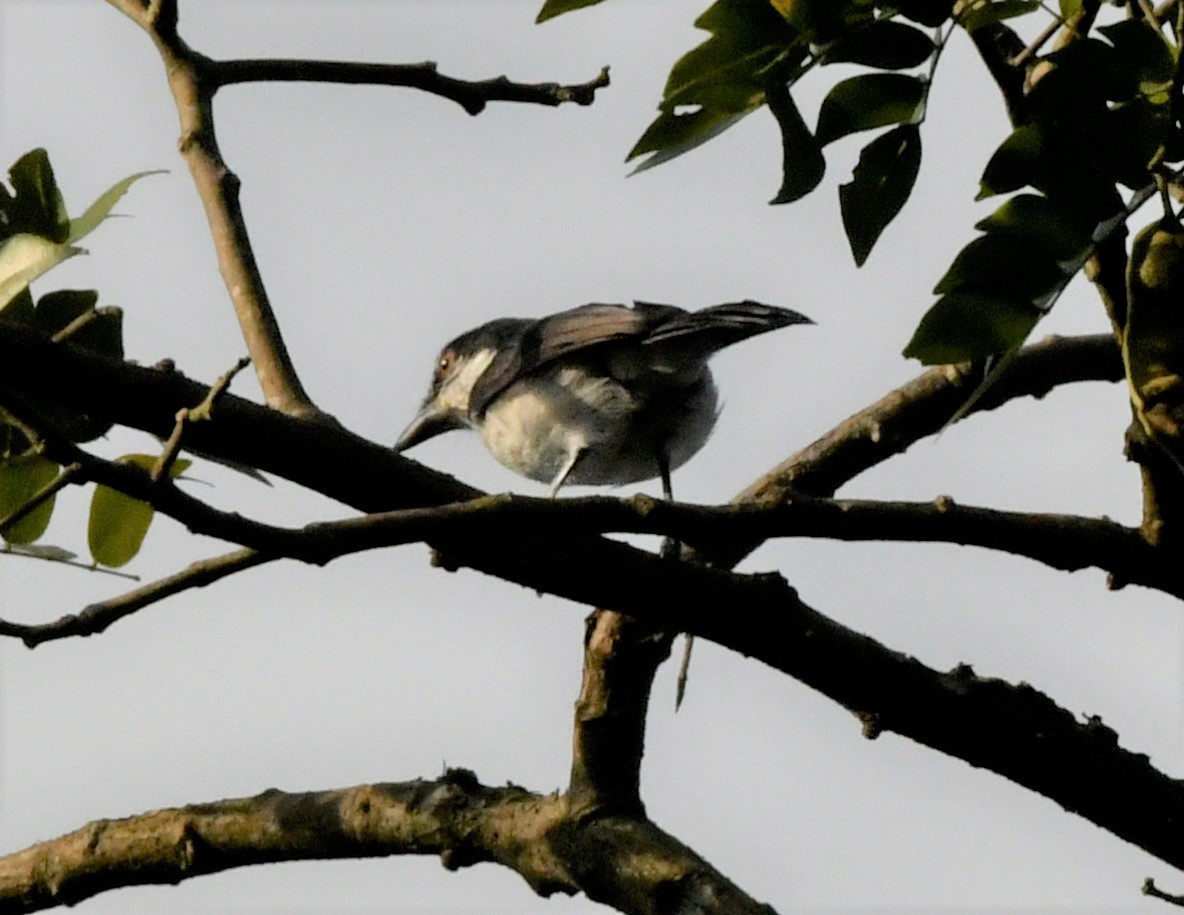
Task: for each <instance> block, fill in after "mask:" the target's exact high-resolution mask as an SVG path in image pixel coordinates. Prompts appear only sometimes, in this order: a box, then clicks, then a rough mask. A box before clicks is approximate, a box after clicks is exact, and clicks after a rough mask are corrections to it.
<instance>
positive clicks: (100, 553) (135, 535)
mask: <svg viewBox="0 0 1184 915" xmlns="http://www.w3.org/2000/svg"><path fill="white" fill-rule="evenodd" d="M155 513H156V510H155V509H154V508H153V507H152V506H151V505H149V504H148V503H147V502H141V501H140V500H139V499H133V498H132V497H131V496H125V495H124V494H123V493H121V492H119V491H118V490H115V489H111V488H110V487H107V486H101V485H100V486H96V487H95V493H94V496H93V498H92V499H91V501H90V521H89V523H88V524H87V530H86V539H87V544H88V545H89V547H90V555H91V556H92V557H93V558H94V561H95V562H97V563H98V564H99V565H104V566H110V567H111V568H119V567H120V566H123V565H127V564H128V563H129V562H130V561H131V560H132V557H134V556H135V555H136V553H138V552H140V547H141V546H142V545H143V543H144V538H145V537H146V536H147V534H148V528H149V527H150V526H151V524H152V516H153V515H154V514H155Z"/></svg>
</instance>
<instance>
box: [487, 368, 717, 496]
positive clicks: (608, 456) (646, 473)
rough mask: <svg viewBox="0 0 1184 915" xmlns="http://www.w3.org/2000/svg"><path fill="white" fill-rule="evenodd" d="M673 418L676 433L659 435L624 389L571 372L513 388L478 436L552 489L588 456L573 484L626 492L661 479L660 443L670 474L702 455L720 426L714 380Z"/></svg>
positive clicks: (565, 370)
mask: <svg viewBox="0 0 1184 915" xmlns="http://www.w3.org/2000/svg"><path fill="white" fill-rule="evenodd" d="M662 412H668V411H662ZM669 418H670V420H672V425H671V426H670V428H666V429H659V428H656V427H655V426H654V425H653V423H652V422H651V421H650V415H649V414H647V413H646V412H645V411H644V409H642V405H641V404H639V403H638V402H637V401H636V400H635V399H634V397H633V396H632V395H631V394H630V393H629V391H628V390H626V389H625V388H624V387H623V386H622V385H621V384H619V383H618V382H616V381H614V380H613V379H611V378H607V377H603V376H596V375H593V374H591V373H589V372H588V371H587V370H586V369H584V368H582V367H579V366H568V367H564V368H560V369H556V370H554V371H553V372H551V373H549V374H544V375H542V376H534V377H532V378H531V379H530V380H529V383H528V384H527V383H522V382H517V383H515V384H513V385H511V386H510V387H509V388H507V389H506V391H505V392H503V393H502V394H501V395H499V396H498V397H497V399H496V400H494V402H493V403H492V404H490V406H489V408H488V409H487V411H486V413H485V417H484V422H483V423H482V425H481V426H480V432H481V438H482V439H483V441H484V442H485V446H486V447H487V448H488V449H489V451H490V453H491V454H492V455H493V456H494V457H495V458H497V460H498V461H500V462H501V463H502V464H503V465H505V466H506V467H508V468H510V469H511V470H513V471H514V472H515V473H519V474H521V475H523V476H526V477H529V478H531V479H533V480H539V481H540V482H544V483H549V482H551V481H552V480H554V479H555V477H556V475H557V474H558V473H559V471H560V470H561V469H563V468H564V467H566V466H567V465H568V463H569V462H570V461H571V459H572V456H573V455H574V454H576V452H579V451H581V450H582V451H583V452H584V455H583V457H581V459H580V461H579V463H578V464H577V465H576V467H575V469H574V470H573V471H572V473H571V475H570V476H569V477H568V478H567V482H569V483H575V484H588V485H605V484H607V485H622V484H625V483H635V482H639V481H641V480H650V479H654V478H655V477H657V476H658V472H659V471H658V463H657V456H656V453H655V442H656V441H658V440H660V441H661V444H662V448H663V450H664V451H665V453H666V456H667V459H668V461H669V464H670V467H671V469H674V468H676V467H679V466H680V465H682V464H683V463H685V462H686V461H687V460H688V459H689V458H690V457H691V456H692V455H694V454H695V452H697V451H698V450H699V449H700V448H702V447H703V445H704V443H705V442H706V441H707V439H708V437H709V436H710V434H711V430H712V428H713V427H714V425H715V418H716V391H715V385H714V384H713V383H712V381H711V377H710V375H709V374H707V373H706V372H705V373H704V379H703V383H702V384H700V385H698V386H697V387H696V388H695V389H694V391H693V393H692V394H691V396H689V397H688V398H686V399H685V400H684V401H682V402H681V403H679V404H678V409H677V411H675V415H673V416H670V417H669Z"/></svg>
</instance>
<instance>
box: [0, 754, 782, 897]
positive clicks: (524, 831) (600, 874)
mask: <svg viewBox="0 0 1184 915" xmlns="http://www.w3.org/2000/svg"><path fill="white" fill-rule="evenodd" d="M390 855H438V856H439V857H440V860H441V862H442V863H443V864H444V866H445V867H447V868H449V869H457V868H461V867H468V866H471V865H474V864H478V863H481V862H487V861H494V862H497V863H500V864H503V865H505V866H506V867H509V868H512V869H513V870H514V871H516V872H517V873H518V874H520V875H521V876H522V877H523V878H524V879H525V880H526V881H527V883H529V884H530V886H531V888H532V889H534V891H535V892H536V893H538V894H539V895H541V896H549V895H552V894H554V893H567V894H575V893H577V892H581V891H582V892H584V893H586V894H587V895H588V897H589V898H590V899H593V900H596V901H599V902H604V903H606V904H608V905H611V906H613V907H614V908H616V909H617V910H619V911H621V912H626V913H637V915H652V913H656V912H690V911H694V912H697V913H701V915H773V910H772V909H770V908H769V907H768V906H764V905H761V904H759V903H757V902H755V901H754V900H753V899H751V898H750V897H748V896H747V895H745V894H744V893H743V892H742V891H740V890H739V889H738V888H737V887H736V886H735V885H734V884H733V883H731V882H730V881H729V880H728V879H727V878H725V877H723V876H722V875H721V874H720V873H719V872H718V871H716V870H715V869H714V868H712V867H711V866H710V865H709V864H707V863H706V862H705V861H703V859H702V858H700V857H699V856H698V855H696V854H695V853H694V852H693V851H691V850H690V849H688V848H687V847H686V846H684V845H682V844H681V843H680V842H678V841H677V840H676V839H674V838H673V837H671V836H669V835H667V834H666V833H664V832H662V831H661V830H660V829H658V828H657V827H656V826H654V825H653V824H652V823H650V822H649V821H647V820H645V819H642V818H640V817H633V818H626V817H602V818H595V819H590V820H580V819H578V818H576V817H573V816H572V814H571V812H570V810H569V807H568V803H567V799H566V798H564V797H563V796H560V795H549V796H542V795H537V794H533V793H531V792H529V791H526V790H525V789H523V788H517V787H514V786H507V787H504V788H492V787H486V786H484V785H481V784H480V783H479V782H478V781H477V779H476V776H474V775H473V774H472V773H471V772H468V771H465V770H458V769H453V770H450V771H448V772H447V773H445V775H444V777H443V778H440V779H437V780H435V781H418V780H417V781H412V782H402V783H394V784H376V785H360V786H358V787H355V788H346V789H342V790H334V791H318V792H309V793H304V794H290V793H286V792H283V791H277V790H271V791H265V792H264V793H262V794H260V795H257V796H255V797H251V798H240V799H235V800H226V801H215V802H212V803H206V804H195V805H193V806H189V807H182V808H175V809H169V810H158V811H154V812H152V813H146V814H143V815H141V816H136V817H129V818H126V819H121V820H98V821H95V822H93V823H91V824H89V825H87V826H84V827H83V828H82V829H79V830H78V831H76V832H73V833H70V834H68V835H65V836H62V837H61V838H58V839H54V840H52V841H49V842H42V843H40V844H38V845H34V846H32V847H30V848H28V849H25V850H24V851H21V852H17V853H15V854H12V855H9V856H7V857H5V858H0V913H10V912H11V913H16V912H35V911H40V910H42V909H45V908H50V907H53V906H58V905H62V904H68V905H72V904H75V903H78V902H81V901H82V900H85V899H89V898H91V897H92V896H95V895H97V894H99V893H102V892H104V891H106V890H110V889H116V888H120V887H125V886H135V885H144V884H159V883H167V884H172V883H178V882H180V881H182V880H187V879H189V878H191V877H196V876H200V875H203V874H211V873H217V872H219V871H224V870H228V869H230V868H234V867H244V866H249V865H252V864H264V863H270V862H276V861H303V860H316V859H325V858H373V857H386V856H390Z"/></svg>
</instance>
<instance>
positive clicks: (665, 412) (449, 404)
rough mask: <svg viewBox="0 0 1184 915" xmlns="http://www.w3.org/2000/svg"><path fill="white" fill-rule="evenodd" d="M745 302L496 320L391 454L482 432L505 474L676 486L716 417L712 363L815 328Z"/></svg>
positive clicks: (451, 359) (449, 363)
mask: <svg viewBox="0 0 1184 915" xmlns="http://www.w3.org/2000/svg"><path fill="white" fill-rule="evenodd" d="M813 323H814V322H813V321H812V320H811V319H810V318H808V317H806V316H805V315H803V314H801V313H799V312H796V311H793V310H791V309H788V308H779V307H776V306H773V305H763V304H761V303H759V302H754V301H751V300H745V301H742V302H729V303H725V304H722V305H713V306H711V307H709V308H703V309H701V310H699V311H694V312H691V311H687V310H685V309H683V308H679V307H677V306H674V305H663V304H658V303H655V302H643V301H637V302H634V303H633V304H632V306H629V305H622V304H601V303H592V304H588V305H581V306H579V307H576V308H571V309H568V310H566V311H560V312H558V313H556V314H552V315H549V316H547V317H544V318H537V319H531V318H498V319H496V320H493V321H489V322H488V323H486V324H482V325H481V326H480V327H477V328H474V329H473V330H470V331H468V332H467V333H464V334H461V335H460V336H459V337H457V338H456V339H455V340H453V341H452V342H450V343H449V344H447V345H446V346H445V347H444V348H443V349H442V350H441V351H440V354H439V356H438V357H437V358H436V365H435V370H434V373H433V375H432V382H431V385H430V387H429V389H428V394H427V397H426V398H425V399H424V402H423V405H422V407H421V408H420V410H419V412H418V413H417V414H416V416H415V418H414V419H413V420H412V421H411V423H410V424H409V425H408V426H407V428H406V429H405V430H404V431H403V433H402V435H400V436H399V438H398V441H397V442H396V443H395V445H394V450H395V451H396V452H403V451H406V450H407V449H409V448H412V447H414V446H416V445H419V444H421V443H422V442H425V441H427V440H428V439H430V438H434V437H435V436H437V435H440V434H442V433H444V432H449V431H452V430H456V429H466V428H469V429H474V430H476V431H477V432H478V433H479V434H480V436H481V439H482V441H483V442H484V443H485V447H486V448H487V449H488V450H489V452H490V454H492V455H493V457H495V458H496V459H497V460H498V461H499V462H500V463H502V464H503V465H504V466H506V467H508V468H509V469H510V470H512V471H514V472H515V473H518V474H520V475H522V476H524V477H528V478H529V479H532V480H536V481H539V482H542V483H547V484H548V485H549V491H548V495H549V496H550V497H554V496H555V495H556V494H557V493H558V492H559V490H560V488H561V487H563V486H565V485H569V484H571V485H590V486H602V485H609V486H621V485H625V484H629V483H638V482H643V481H647V480H652V479H655V478H657V479H660V480H661V481H662V493H663V495H664V496H665V497H666V498H667V499H672V498H673V490H672V486H671V481H670V475H671V472H672V471H673V470H676V469H677V468H678V467H680V466H682V465H683V464H684V463H686V461H687V460H689V459H690V458H691V457H692V456H693V455H694V454H695V453H696V452H698V451H699V449H701V448H702V447H703V445H704V444H705V443H706V442H707V439H708V437H709V436H710V435H711V431H712V429H713V428H714V426H715V422H716V418H717V417H718V415H719V407H718V393H717V390H716V386H715V382H714V380H713V378H712V375H711V370H710V368H709V367H708V360H709V359H710V358H711V356H713V355H714V354H715V353H716V352H718V351H719V350H721V349H723V348H725V347H727V346H731V345H732V344H733V343H738V342H740V341H741V340H745V339H747V338H748V337H752V336H756V335H757V334H763V333H766V332H768V331H771V330H776V329H778V328H781V327H788V326H790V325H793V324H813Z"/></svg>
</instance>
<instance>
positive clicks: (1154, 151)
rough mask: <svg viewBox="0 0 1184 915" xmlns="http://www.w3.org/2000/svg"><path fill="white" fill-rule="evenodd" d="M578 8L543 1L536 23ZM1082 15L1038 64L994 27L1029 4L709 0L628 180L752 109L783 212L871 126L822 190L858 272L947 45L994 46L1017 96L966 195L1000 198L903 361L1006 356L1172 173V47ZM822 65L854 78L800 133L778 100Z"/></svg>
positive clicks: (791, 107) (899, 191)
mask: <svg viewBox="0 0 1184 915" xmlns="http://www.w3.org/2000/svg"><path fill="white" fill-rule="evenodd" d="M596 2H600V0H547V2H546V3H545V4H544V6H543V9H542V11H541V12H540V14H539V20H540V21H542V20H545V19H548V18H551V17H553V16H557V15H560V14H561V13H565V12H569V11H571V10H574V9H578V8H581V7H586V6H591V5H594V3H596ZM1087 7H1090V4H1088V3H1085V2H1084V0H1061V2H1060V4H1059V14H1060V15H1059V17H1058V21H1057V23H1056V24H1057V25H1059V26H1060V28H1061V32H1062V35H1063V37H1062V39H1061V40H1059V41H1058V42H1057V43H1056V44H1055V45H1054V47H1053V50H1051V51H1049V52H1048V53H1043V54H1042V53H1041V48H1042V43H1037V44H1035V45H1034V46H1033V47H1032V48H1029V49H1024V47H1023V43H1022V42H1021V41H1020V40H1019V38H1018V36H1017V35H1016V34H1015V33H1014V32H1013V31H1011V29H1010V28H1009V27H1008V26H1006V25H1004V24H1003V23H1004V22H1005V21H1007V20H1010V19H1014V18H1016V17H1020V16H1030V15H1037V16H1043V15H1046V12H1047V8H1046V7H1042V6H1041V4H1040V3H1039V2H1038V0H963V2H959V3H956V4H955V3H954V2H952V0H897V2H891V3H890V2H878V0H842V2H830V0H716V2H715V3H713V4H712V5H711V6H710V7H709V8H708V9H707V10H706V11H705V12H704V13H703V14H702V15H701V16H700V17H699V18H698V19H697V20H696V22H695V24H696V26H698V27H699V28H701V29H703V30H705V31H707V32H708V33H710V37H709V38H708V39H707V40H706V41H704V42H703V43H702V44H700V45H699V46H698V47H696V48H693V49H692V50H690V51H688V52H687V53H686V54H684V55H683V56H682V57H681V58H680V59H679V60H678V61H677V62H676V63H675V64H674V66H673V68H672V69H671V72H670V77H669V78H668V80H667V82H666V86H665V89H664V92H663V97H662V101H661V103H660V104H659V114H658V117H657V118H656V119H655V120H654V121H653V123H651V124H650V126H649V127H648V128H647V129H646V130H645V132H644V133H643V134H642V136H641V138H640V139H639V140H638V141H637V143H636V144H635V145H634V147H633V149H632V150H631V151H630V153H629V156H628V158H629V159H638V160H640V164H639V165H638V166H637V171H641V170H644V169H647V168H650V167H652V166H654V165H658V164H661V163H663V162H667V161H669V160H671V159H673V158H675V157H677V156H680V155H682V154H683V153H686V152H689V151H690V150H692V149H694V148H696V147H697V146H699V145H701V144H703V143H705V142H707V141H708V140H710V139H712V138H714V137H716V136H718V135H719V134H720V133H722V132H723V131H725V130H727V129H728V128H729V127H731V126H732V125H733V124H735V123H737V122H738V121H739V120H740V119H741V118H743V117H745V116H746V115H748V114H750V113H752V112H753V111H756V110H757V109H759V108H761V107H764V106H766V105H767V106H768V108H769V110H770V111H771V113H772V114H773V115H774V117H775V118H776V120H777V123H778V126H779V128H780V132H781V141H782V182H781V187H780V188H779V189H778V191H777V193H776V195H775V196H774V197H773V199H772V201H771V202H772V203H775V204H783V203H790V202H793V201H795V200H799V199H801V198H802V197H804V196H805V195H806V194H809V193H810V192H811V191H813V190H814V189H815V188H817V187H818V185H819V184H820V183H821V181H822V179H823V177H824V176H825V172H826V158H825V155H824V151H825V149H826V147H827V146H829V145H830V144H832V143H835V142H836V141H840V140H842V139H844V138H846V137H848V136H851V135H853V134H858V133H862V132H866V131H872V130H877V131H882V132H880V133H879V134H878V135H877V136H875V137H873V138H872V139H871V140H870V141H868V142H866V143H865V145H864V147H863V149H862V150H861V152H860V156H859V160H858V164H857V165H856V166H855V169H854V173H853V175H852V177H851V180H850V181H848V182H846V183H844V184H842V185H841V186H840V187H839V206H840V211H841V214H842V218H843V226H844V230H845V232H846V235H847V240H848V243H849V245H850V248H851V252H852V254H853V256H854V259H855V261H856V263H857V264H863V263H864V261H866V260H867V258H868V256H869V255H870V253H871V251H872V249H873V248H874V246H875V244H876V242H877V241H878V239H879V238H880V236H881V234H882V233H883V232H884V230H885V229H886V228H887V227H888V225H889V224H890V223H891V222H892V220H893V219H894V218H895V217H896V215H897V214H898V213H899V212H900V210H901V208H902V207H903V206H904V204H905V202H906V201H907V200H908V198H909V196H910V194H911V192H912V190H913V187H914V186H915V183H916V181H917V177H918V173H919V170H920V164H921V153H922V143H921V128H922V124H923V122H924V120H925V115H926V109H927V104H928V99H929V94H930V91H931V88H932V86H933V85H934V81H935V77H936V74H937V70H938V66H937V65H938V62H939V60H940V57H941V54H942V51H943V49H944V47H945V46H946V44H947V43H948V41H949V39H950V37H951V35H952V33H953V32H954V31H955V30H956V29H960V30H962V31H964V32H966V33H968V34H969V35H970V36H971V37H972V38H973V39H975V41H976V44H979V43H980V42H981V43H982V44H983V45H986V44H988V43H989V42H988V41H987V40H986V39H988V38H991V39H994V38H1002V39H1003V42H1002V43H1003V45H1004V46H1006V47H1007V48H1009V49H1010V50H1007V51H1003V52H999V51H998V50H996V52H995V55H994V56H995V59H994V60H990V59H988V60H987V63H988V66H989V67H991V66H994V67H995V68H996V70H1002V71H1006V78H1007V80H1008V82H1009V83H1012V84H1014V85H1016V86H1018V87H1019V91H1018V93H1017V95H1018V97H1017V98H1010V97H1008V98H1007V99H1006V101H1007V103H1008V107H1009V113H1010V114H1011V116H1012V119H1013V124H1014V130H1013V132H1012V133H1011V134H1010V135H1009V136H1007V137H1006V138H1005V139H1003V141H1002V142H1001V143H1000V145H999V147H998V149H997V150H996V151H995V153H994V155H993V156H992V157H991V159H990V161H989V163H988V165H987V167H986V169H985V171H984V173H983V175H982V179H981V190H980V194H979V199H984V198H987V197H991V196H996V195H1001V194H1015V196H1012V197H1011V198H1010V199H1008V200H1006V201H1005V202H1004V203H1003V204H1002V205H1001V206H1000V207H999V208H998V209H997V210H996V211H995V212H994V213H992V214H991V215H990V216H988V217H987V218H985V219H983V220H982V221H981V222H979V223H978V225H977V226H976V227H975V228H977V229H978V230H979V231H980V232H981V233H982V234H981V235H980V236H978V237H977V238H975V239H973V240H972V241H971V242H970V243H969V244H967V245H966V247H965V248H963V250H962V251H961V252H960V253H959V255H958V256H957V258H956V259H955V261H954V263H953V265H951V267H950V269H949V270H948V271H947V272H946V274H945V276H943V277H942V278H941V279H940V280H939V282H938V283H937V285H936V287H935V293H936V294H937V295H938V296H939V298H938V300H937V302H936V303H935V304H934V305H933V307H932V308H931V309H930V310H929V312H928V313H927V314H926V315H925V316H924V318H923V319H922V321H921V323H920V325H919V326H918V328H917V330H916V332H915V334H914V336H913V338H912V340H911V341H910V342H909V344H908V346H907V347H906V349H905V354H906V355H907V356H912V357H915V358H918V359H920V360H921V361H922V362H926V363H943V362H956V361H964V360H968V359H976V358H981V357H985V356H989V355H992V354H998V353H1004V352H1008V351H1010V350H1013V349H1015V348H1016V347H1017V346H1019V345H1020V344H1021V343H1022V342H1023V341H1024V340H1025V339H1026V338H1027V336H1028V335H1029V334H1030V333H1031V331H1032V329H1033V327H1034V326H1035V325H1036V323H1037V322H1038V321H1039V320H1040V318H1041V317H1042V316H1043V315H1044V314H1046V313H1047V311H1048V309H1049V308H1050V307H1051V306H1052V305H1053V304H1054V303H1055V301H1056V300H1057V297H1058V296H1059V295H1060V293H1061V291H1062V290H1063V289H1064V288H1065V286H1066V285H1067V283H1068V282H1069V280H1070V279H1071V278H1072V277H1073V276H1074V275H1076V273H1077V272H1078V271H1079V270H1080V269H1081V267H1082V265H1083V264H1084V263H1085V261H1086V259H1087V258H1088V256H1089V254H1090V253H1091V251H1092V249H1093V246H1094V245H1095V244H1096V243H1097V242H1098V241H1099V240H1101V239H1102V238H1104V237H1106V236H1107V234H1108V233H1113V232H1115V231H1119V230H1121V229H1122V228H1123V224H1124V223H1125V220H1126V219H1127V218H1128V217H1129V216H1130V212H1128V206H1129V204H1128V203H1127V202H1126V200H1125V198H1124V196H1123V193H1122V192H1123V190H1124V189H1125V190H1129V191H1135V192H1136V194H1138V195H1141V196H1139V197H1138V202H1139V203H1141V202H1142V200H1144V199H1146V193H1145V192H1146V189H1147V188H1148V187H1149V186H1152V185H1153V184H1154V182H1155V181H1156V179H1157V176H1158V177H1160V178H1162V177H1163V175H1164V174H1165V172H1166V173H1171V167H1172V166H1178V165H1179V164H1180V163H1181V161H1184V138H1182V135H1181V130H1182V127H1181V118H1180V110H1181V105H1180V99H1181V79H1180V72H1179V64H1178V60H1179V54H1178V45H1179V43H1180V40H1179V36H1173V35H1170V34H1165V31H1166V32H1170V31H1171V30H1170V29H1165V28H1161V27H1160V25H1159V23H1157V22H1155V21H1154V19H1153V15H1152V13H1151V11H1150V8H1149V7H1148V8H1147V9H1144V8H1143V7H1142V6H1140V5H1138V4H1130V9H1129V18H1127V19H1125V20H1122V21H1116V22H1111V23H1109V24H1106V25H1101V26H1098V27H1097V28H1092V25H1093V22H1094V14H1096V12H1097V9H1096V7H1097V4H1096V3H1094V4H1093V5H1092V9H1091V10H1090V11H1089V12H1090V14H1089V16H1086V15H1085V13H1086V12H1087ZM1054 15H1055V14H1054ZM1051 33H1052V31H1051V30H1050V31H1049V32H1048V34H1051ZM1046 40H1047V39H1045V41H1046ZM981 50H982V48H981V47H980V51H981ZM1020 51H1023V53H1018V52H1020ZM984 57H985V58H986V57H987V55H986V54H985V53H984ZM831 64H846V65H852V64H854V65H857V66H860V67H864V68H867V69H868V70H869V71H870V72H866V73H861V74H858V75H855V76H850V77H846V78H843V79H840V80H838V81H836V82H835V83H834V85H833V86H831V88H830V90H829V92H828V93H827V95H826V97H825V99H824V101H823V103H822V106H821V109H820V111H819V114H818V119H817V122H816V124H815V125H814V126H813V127H811V126H810V125H809V124H808V123H807V121H806V119H805V118H804V117H803V116H802V113H801V111H800V110H799V108H798V106H797V104H796V102H795V101H794V98H793V94H792V93H793V89H794V87H795V85H796V83H797V82H798V80H800V79H802V78H803V77H804V76H806V74H807V73H809V72H810V71H812V70H815V69H821V68H825V67H827V66H828V65H831ZM993 75H995V76H996V78H997V79H998V78H999V74H998V73H997V72H994V71H993ZM1001 87H1002V83H1001ZM1005 94H1006V93H1005ZM1173 180H1174V179H1173ZM1016 192H1019V193H1016ZM1130 209H1131V212H1133V207H1130Z"/></svg>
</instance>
